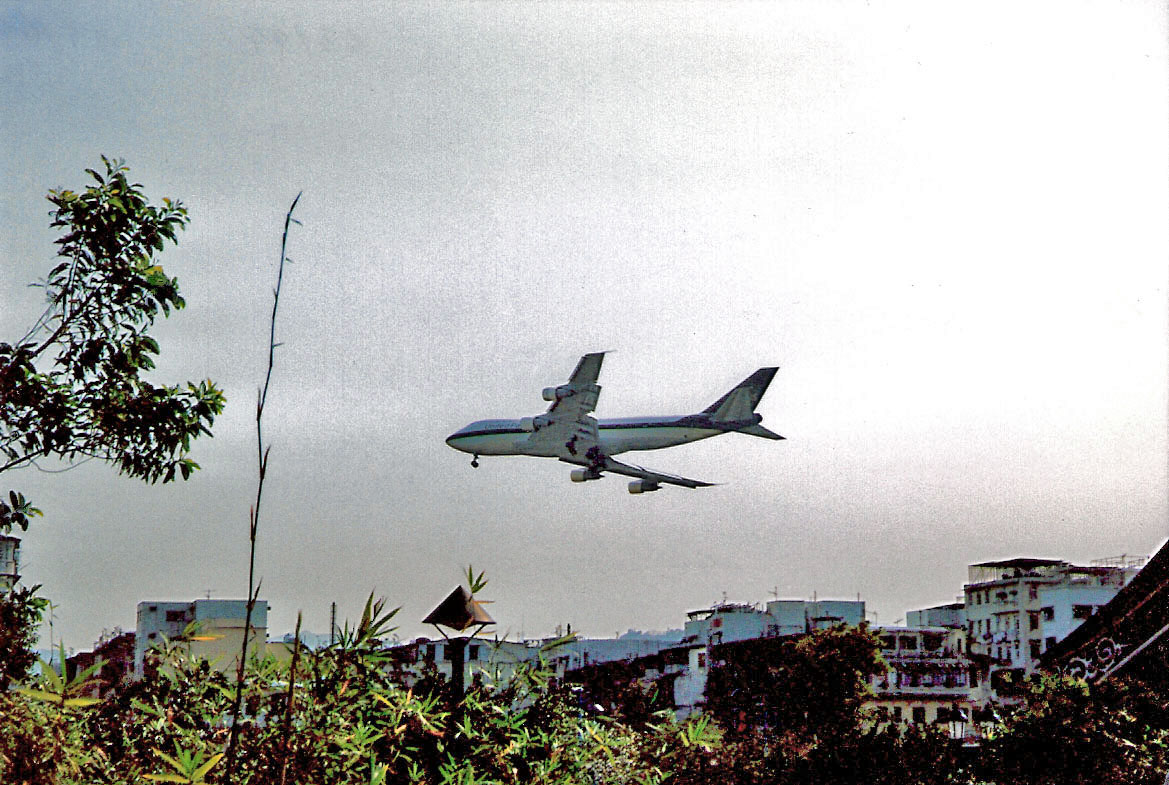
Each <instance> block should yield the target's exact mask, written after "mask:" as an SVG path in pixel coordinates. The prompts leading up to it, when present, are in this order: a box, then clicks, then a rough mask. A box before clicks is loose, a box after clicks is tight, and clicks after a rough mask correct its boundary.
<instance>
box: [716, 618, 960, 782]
mask: <svg viewBox="0 0 1169 785" xmlns="http://www.w3.org/2000/svg"><path fill="white" fill-rule="evenodd" d="M879 652H880V647H879V643H878V641H877V639H876V637H875V636H873V635H872V634H871V633H870V632H869V631H868V630H867V628H866V627H864V626H862V627H859V628H857V627H837V628H834V629H830V630H820V631H817V632H814V633H812V634H811V635H805V636H797V637H785V638H772V639H760V640H753V641H742V642H738V643H732V644H726V645H724V646H721V647H718V648H717V649H716V650H715V652H714V654H713V657H714V658H715V659H716V661H717V662H716V664H715V666H714V667H713V668H712V669H711V672H710V677H709V679H708V682H707V689H706V697H707V711H708V712H709V713H710V714H711V715H712V716H713V717H714V718H715V719H717V720H718V721H719V723H720V724H721V725H722V726H723V727H725V728H726V729H727V731H726V745H725V746H726V751H727V757H728V759H729V762H730V769H731V772H730V774H731V778H732V779H733V780H734V781H736V782H742V783H763V782H768V783H772V782H774V783H808V782H815V783H824V784H825V785H827V784H829V783H840V784H841V785H845V784H846V783H855V782H871V783H888V785H900V784H901V783H904V784H905V785H909V783H918V782H922V783H924V782H931V783H946V782H955V783H957V782H963V781H965V780H963V779H962V776H963V774H962V766H961V762H960V761H959V751H958V749H957V748H956V746H955V743H954V742H952V741H951V740H950V739H949V738H947V737H945V736H943V735H942V734H941V733H939V732H938V731H936V730H934V729H932V728H925V729H918V728H909V729H898V728H896V727H890V726H887V725H882V724H881V723H879V722H877V721H876V718H875V717H874V716H871V715H870V714H869V713H868V712H867V711H866V710H865V708H864V704H865V702H866V700H867V699H868V698H869V697H870V693H869V688H868V682H869V679H870V677H872V676H873V675H875V674H878V673H880V672H882V671H883V670H884V667H885V666H884V664H883V662H882V660H881V658H880V653H879Z"/></svg>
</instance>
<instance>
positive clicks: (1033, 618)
mask: <svg viewBox="0 0 1169 785" xmlns="http://www.w3.org/2000/svg"><path fill="white" fill-rule="evenodd" d="M1027 629H1029V630H1037V629H1039V611H1027Z"/></svg>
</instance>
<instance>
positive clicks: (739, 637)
mask: <svg viewBox="0 0 1169 785" xmlns="http://www.w3.org/2000/svg"><path fill="white" fill-rule="evenodd" d="M864 619H865V603H864V601H863V600H859V599H857V600H772V601H770V602H768V603H767V606H766V609H765V610H760V609H759V608H758V606H756V605H752V604H748V603H728V602H724V603H720V604H718V605H714V606H712V607H710V608H703V609H701V610H696V611H690V612H689V613H688V614H686V625H685V628H684V629H683V636H682V642H683V643H686V644H692V643H699V644H706V645H710V646H717V645H719V644H720V643H734V642H735V641H743V640H751V639H752V638H775V637H778V636H780V635H800V634H803V633H805V632H811V631H813V630H823V629H829V628H831V627H835V626H837V625H839V624H849V625H853V626H856V625H859V624H860V623H861V622H862V621H864Z"/></svg>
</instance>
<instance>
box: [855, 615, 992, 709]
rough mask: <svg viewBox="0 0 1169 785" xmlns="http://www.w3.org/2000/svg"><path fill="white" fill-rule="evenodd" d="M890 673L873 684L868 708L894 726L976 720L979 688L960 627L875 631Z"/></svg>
mask: <svg viewBox="0 0 1169 785" xmlns="http://www.w3.org/2000/svg"><path fill="white" fill-rule="evenodd" d="M874 632H875V633H876V635H877V638H878V639H879V640H880V642H881V657H882V659H884V660H885V665H886V670H885V672H883V673H879V674H877V675H876V676H874V677H873V678H872V680H871V681H870V685H869V686H870V687H871V688H872V690H873V698H872V700H870V701H869V702H868V704H867V705H868V706H870V707H873V708H876V709H878V710H880V711H881V712H882V713H883V715H884V717H885V718H886V719H887V720H889V721H891V722H896V723H913V724H915V725H925V724H927V723H944V722H958V721H966V720H969V719H970V717H971V716H973V711H974V708H975V706H974V704H973V702H972V701H971V697H970V693H971V689H972V688H973V687H976V686H977V685H978V683H979V675H978V672H977V670H976V669H975V668H974V667H973V666H972V665H971V662H970V660H969V659H968V658H967V657H966V651H965V648H966V632H965V630H962V629H960V628H958V627H877V628H876V629H875V630H874Z"/></svg>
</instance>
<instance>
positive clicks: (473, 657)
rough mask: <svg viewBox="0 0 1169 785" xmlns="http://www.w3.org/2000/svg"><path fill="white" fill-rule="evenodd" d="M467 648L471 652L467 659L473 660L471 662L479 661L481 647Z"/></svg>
mask: <svg viewBox="0 0 1169 785" xmlns="http://www.w3.org/2000/svg"><path fill="white" fill-rule="evenodd" d="M467 648H468V649H469V650H470V651H469V652H468V654H467V659H471V660H477V659H479V646H478V645H475V646H469V647H467Z"/></svg>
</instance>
